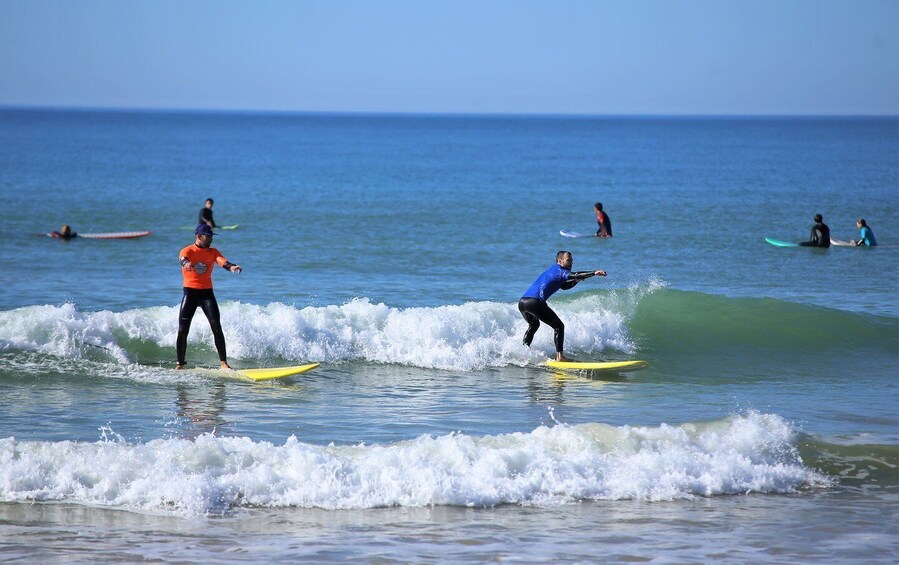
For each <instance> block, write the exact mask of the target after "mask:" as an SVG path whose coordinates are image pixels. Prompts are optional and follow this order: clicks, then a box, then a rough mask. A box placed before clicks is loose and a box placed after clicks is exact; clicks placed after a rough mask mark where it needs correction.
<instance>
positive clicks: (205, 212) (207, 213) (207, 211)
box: [197, 198, 218, 228]
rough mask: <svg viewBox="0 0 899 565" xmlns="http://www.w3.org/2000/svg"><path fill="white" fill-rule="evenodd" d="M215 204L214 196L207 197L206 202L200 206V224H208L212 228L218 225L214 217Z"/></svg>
mask: <svg viewBox="0 0 899 565" xmlns="http://www.w3.org/2000/svg"><path fill="white" fill-rule="evenodd" d="M213 204H215V201H214V200H213V199H212V198H207V199H206V204H204V205H203V207H202V208H200V219H199V221H198V222H197V223H198V224H206V225H207V226H209V227H210V228H215V227H218V226H216V225H215V220H213V219H212V205H213Z"/></svg>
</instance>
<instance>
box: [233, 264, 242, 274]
mask: <svg viewBox="0 0 899 565" xmlns="http://www.w3.org/2000/svg"><path fill="white" fill-rule="evenodd" d="M231 272H232V273H237V274H238V275H239V274H240V273H242V272H243V269H242V268H241V266H240V265H234V266H233V267H231Z"/></svg>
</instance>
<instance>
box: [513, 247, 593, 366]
mask: <svg viewBox="0 0 899 565" xmlns="http://www.w3.org/2000/svg"><path fill="white" fill-rule="evenodd" d="M594 274H595V273H594V272H593V271H585V272H576V273H572V272H571V271H569V270H568V269H563V268H562V266H561V265H559V264H558V263H556V264H555V265H553V266H552V267H550V268H548V269H546V270H545V271H543V274H541V275H540V276H539V277H537V280H536V281H534V284H532V285H531V286H530V288H528V289H527V290H526V291H525V293H524V295H523V296H522V297H521V299H520V300H519V301H518V311H519V312H521V315H522V316H524V319H525V321H526V322H527V323H528V329H527V330H526V331H525V332H524V339H523V340H522V343H524V344H525V345H527V346H528V347H530V346H531V341H532V340H533V339H534V334H536V333H537V329H538V328H539V327H540V322H543V323H544V324H547V325H549V327H551V328H552V329H553V330H554V332H555V333H554V334H553V341H554V342H555V345H556V352H557V353H561V352H562V350H563V349H564V348H563V345H564V343H565V324H563V323H562V320H560V319H559V316H557V315H556V313H555V312H553V309H552V308H550V307H549V305H548V304H547V303H546V300H547V299H548V298H549V297H550V296H552V295H553V294H554V293H555V292H556V291H557V290H559V289H563V290H568V289H570V288H572V287H574V285H576V284H577V283H579V282H580V281H582V280H584V279H587V278H590V277H592V276H593V275H594Z"/></svg>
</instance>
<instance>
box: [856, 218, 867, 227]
mask: <svg viewBox="0 0 899 565" xmlns="http://www.w3.org/2000/svg"><path fill="white" fill-rule="evenodd" d="M855 225H856V226H858V227H860V228H866V227H868V223H867V222H865V219H864V218H859V219H858V221H856V222H855Z"/></svg>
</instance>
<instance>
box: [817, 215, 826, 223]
mask: <svg viewBox="0 0 899 565" xmlns="http://www.w3.org/2000/svg"><path fill="white" fill-rule="evenodd" d="M815 221H816V222H823V221H824V218H823V217H822V216H821V214H815Z"/></svg>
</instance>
